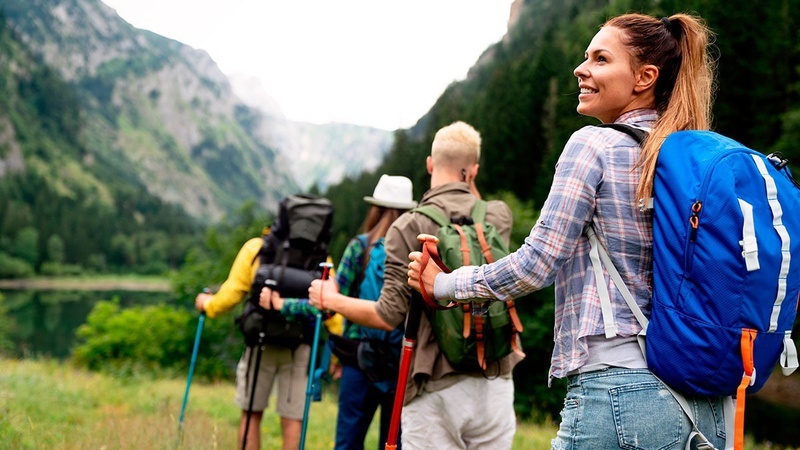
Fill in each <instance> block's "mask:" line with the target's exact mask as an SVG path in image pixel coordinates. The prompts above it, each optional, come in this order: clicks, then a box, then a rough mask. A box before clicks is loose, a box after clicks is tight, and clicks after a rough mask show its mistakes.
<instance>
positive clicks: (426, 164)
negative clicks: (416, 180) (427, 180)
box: [425, 156, 433, 175]
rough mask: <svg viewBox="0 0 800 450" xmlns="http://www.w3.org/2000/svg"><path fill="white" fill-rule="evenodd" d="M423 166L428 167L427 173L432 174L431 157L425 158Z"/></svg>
mask: <svg viewBox="0 0 800 450" xmlns="http://www.w3.org/2000/svg"><path fill="white" fill-rule="evenodd" d="M425 167H426V168H427V169H428V175H433V158H431V157H430V156H428V158H427V159H426V160H425Z"/></svg>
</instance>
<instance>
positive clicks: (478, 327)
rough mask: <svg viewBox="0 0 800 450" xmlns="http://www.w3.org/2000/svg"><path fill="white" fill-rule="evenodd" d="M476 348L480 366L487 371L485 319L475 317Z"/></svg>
mask: <svg viewBox="0 0 800 450" xmlns="http://www.w3.org/2000/svg"><path fill="white" fill-rule="evenodd" d="M475 347H476V350H477V353H478V364H479V365H480V366H481V369H483V370H486V348H485V347H484V343H483V317H481V316H475Z"/></svg>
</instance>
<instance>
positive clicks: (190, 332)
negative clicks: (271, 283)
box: [73, 299, 242, 379]
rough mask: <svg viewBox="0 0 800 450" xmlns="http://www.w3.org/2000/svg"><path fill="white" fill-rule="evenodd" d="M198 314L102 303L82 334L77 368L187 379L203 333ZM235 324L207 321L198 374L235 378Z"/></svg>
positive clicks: (238, 342)
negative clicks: (199, 329)
mask: <svg viewBox="0 0 800 450" xmlns="http://www.w3.org/2000/svg"><path fill="white" fill-rule="evenodd" d="M196 317H197V313H196V312H193V311H189V310H187V309H181V308H176V307H171V306H167V305H151V306H137V307H133V308H127V309H121V308H120V306H119V299H113V300H111V301H101V302H98V303H97V304H96V305H95V306H94V308H93V309H92V311H91V312H90V313H89V316H88V317H87V319H86V323H85V324H84V325H81V326H80V327H79V328H78V331H77V338H78V345H77V346H76V347H75V350H74V352H73V357H74V360H75V362H76V364H78V365H81V366H85V367H87V368H88V369H90V370H95V371H100V372H106V373H111V374H114V375H122V376H130V375H147V376H156V375H169V376H176V375H182V374H185V373H186V371H187V370H188V367H189V362H190V360H191V354H192V348H193V346H194V338H195V334H196V331H197V324H198V322H197V320H196ZM232 323H233V321H232V320H224V319H223V320H206V321H205V324H206V325H205V327H204V330H203V334H202V340H201V344H200V349H199V350H200V351H199V353H198V359H197V365H196V367H195V375H196V376H199V377H203V378H206V379H225V378H229V377H230V376H231V375H232V374H233V370H234V367H235V363H236V361H237V359H238V357H239V354H240V353H241V350H242V340H241V339H240V338H239V337H238V336H236V334H235V333H234V332H233V329H232V328H233V325H232Z"/></svg>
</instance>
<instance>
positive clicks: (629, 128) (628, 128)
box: [596, 123, 649, 145]
mask: <svg viewBox="0 0 800 450" xmlns="http://www.w3.org/2000/svg"><path fill="white" fill-rule="evenodd" d="M596 126H598V127H601V128H612V129H614V130H617V131H619V132H621V133H625V134H627V135H628V136H630V137H632V138H633V140H634V141H636V143H637V144H639V145H642V142H644V140H645V139H647V135H648V134H649V133H648V132H647V131H645V130H643V129H641V128H636V127H634V126H633V125H628V124H627V123H601V124H600V125H596Z"/></svg>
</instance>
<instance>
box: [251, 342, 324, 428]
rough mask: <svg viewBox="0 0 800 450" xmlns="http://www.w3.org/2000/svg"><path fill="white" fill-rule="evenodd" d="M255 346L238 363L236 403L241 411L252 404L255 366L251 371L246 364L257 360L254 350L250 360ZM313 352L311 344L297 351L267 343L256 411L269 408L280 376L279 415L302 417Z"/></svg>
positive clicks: (254, 406) (257, 394)
mask: <svg viewBox="0 0 800 450" xmlns="http://www.w3.org/2000/svg"><path fill="white" fill-rule="evenodd" d="M254 349H255V347H253V348H251V347H247V348H245V351H244V354H243V355H242V357H241V358H240V359H239V364H238V365H237V366H236V404H237V405H238V406H239V408H241V409H242V411H247V409H248V408H249V406H250V393H251V392H252V389H253V384H252V381H253V376H254V374H255V370H254V369H255V367H252V368H251V369H250V370H249V373H248V370H247V368H248V366H249V365H251V364H252V366H255V364H256V358H257V357H258V353H257V352H253V355H252V356H253V358H252V363H251V362H250V354H251V350H254ZM310 353H311V347H310V346H309V345H308V344H301V345H300V346H299V347H297V349H296V350H294V352H293V351H292V350H290V349H288V348H285V347H276V346H272V345H265V346H264V350H263V351H262V352H261V364H259V366H260V370H259V372H258V378H257V379H256V391H255V396H254V397H253V398H254V399H253V411H256V412H260V411H264V410H265V409H267V407H268V406H269V397H270V393H271V391H272V385H273V383H274V382H275V379H276V378H277V380H278V393H277V397H278V405H277V407H276V408H275V410H276V411H277V413H278V415H279V416H281V417H283V418H285V419H296V420H302V419H303V409H304V407H305V400H306V388H307V383H308V360H309V355H310Z"/></svg>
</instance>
